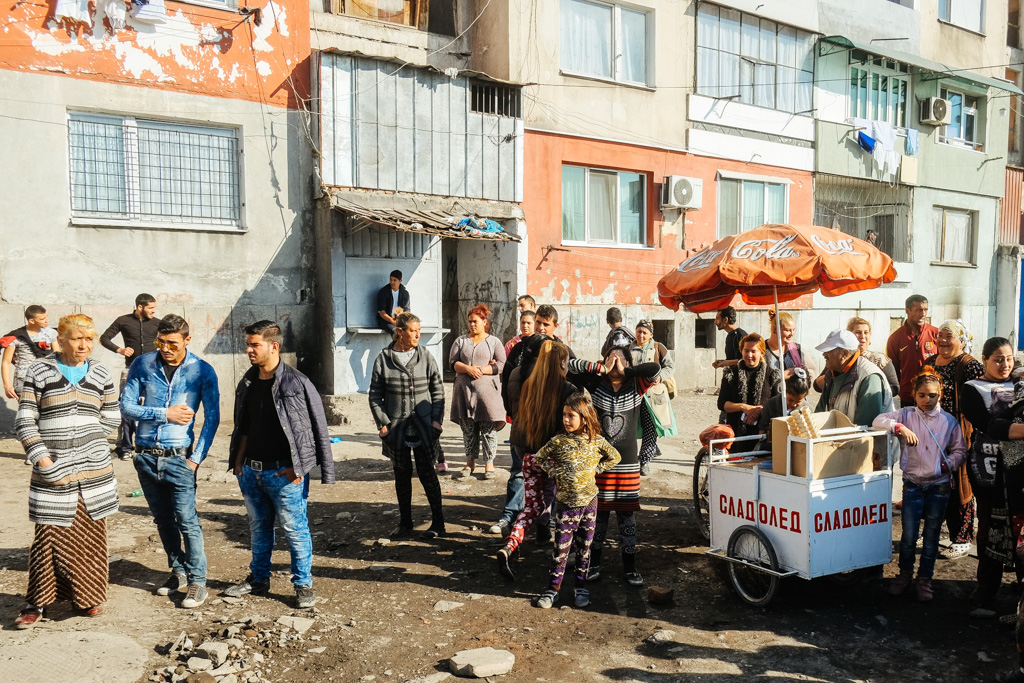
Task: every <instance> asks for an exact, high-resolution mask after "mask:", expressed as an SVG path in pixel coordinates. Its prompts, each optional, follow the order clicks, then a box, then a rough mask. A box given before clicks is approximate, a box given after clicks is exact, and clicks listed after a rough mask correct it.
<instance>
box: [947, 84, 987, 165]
mask: <svg viewBox="0 0 1024 683" xmlns="http://www.w3.org/2000/svg"><path fill="white" fill-rule="evenodd" d="M942 99H944V100H949V125H948V126H946V130H945V132H944V133H943V135H942V136H941V139H942V141H943V142H945V143H947V144H951V145H960V146H962V147H967V148H969V149H976V150H978V151H981V139H980V136H979V135H978V98H977V97H976V96H974V95H965V94H964V93H959V92H956V91H955V90H947V89H946V88H943V89H942Z"/></svg>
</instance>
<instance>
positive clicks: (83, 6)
mask: <svg viewBox="0 0 1024 683" xmlns="http://www.w3.org/2000/svg"><path fill="white" fill-rule="evenodd" d="M53 15H54V16H55V17H56V18H57V21H61V20H63V19H67V20H69V21H71V22H74V23H83V24H85V25H86V26H92V15H91V14H89V0H57V8H56V9H55V10H54V12H53Z"/></svg>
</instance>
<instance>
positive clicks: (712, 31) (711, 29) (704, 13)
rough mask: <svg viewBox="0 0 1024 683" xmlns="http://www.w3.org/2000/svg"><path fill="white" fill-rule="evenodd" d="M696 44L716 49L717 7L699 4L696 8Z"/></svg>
mask: <svg viewBox="0 0 1024 683" xmlns="http://www.w3.org/2000/svg"><path fill="white" fill-rule="evenodd" d="M697 45H698V46H699V47H710V48H713V49H715V50H717V49H718V7H716V6H715V5H707V4H701V5H700V6H699V9H698V10H697Z"/></svg>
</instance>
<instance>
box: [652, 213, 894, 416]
mask: <svg viewBox="0 0 1024 683" xmlns="http://www.w3.org/2000/svg"><path fill="white" fill-rule="evenodd" d="M895 279H896V269H895V268H894V267H893V262H892V258H890V257H889V256H888V255H887V254H885V253H883V252H882V251H880V250H878V249H877V248H876V247H874V246H872V245H871V244H870V243H868V242H865V241H864V240H860V239H857V238H855V237H851V236H850V235H847V234H845V233H842V232H839V231H838V230H831V229H829V228H822V227H818V226H794V225H762V226H761V227H760V228H754V229H753V230H747V231H746V232H742V233H740V234H738V235H730V236H729V237H724V238H722V239H720V240H718V241H717V242H715V243H714V244H712V245H711V246H709V247H707V248H705V249H702V250H701V251H699V252H697V253H696V254H694V255H693V256H691V257H690V258H688V259H686V260H685V261H683V262H682V263H681V264H679V267H678V268H676V269H675V270H673V271H672V272H671V273H669V274H667V275H666V276H665V277H663V278H661V281H660V282H658V298H659V299H660V300H661V303H662V304H664V305H665V306H667V307H669V308H671V309H672V310H674V311H677V310H679V307H680V306H684V307H686V309H687V310H689V311H692V312H694V313H704V312H706V311H715V310H719V309H722V308H725V307H726V306H728V305H729V303H730V302H731V301H732V300H733V298H734V297H735V296H736V295H737V294H739V295H740V297H741V298H742V299H743V301H744V302H746V303H748V304H752V305H760V306H765V305H768V304H771V303H774V304H775V307H776V309H778V306H779V302H780V301H792V300H793V299H796V298H798V297H800V296H803V295H804V294H810V293H811V292H817V291H820V292H821V293H822V294H824V295H825V296H839V295H840V294H846V293H848V292H858V291H861V290H864V289H874V288H875V287H879V286H881V285H882V283H884V282H892V281H893V280H895ZM775 323H776V329H777V333H778V337H779V339H780V340H781V339H782V321H781V319H780V318H779V317H778V316H776V318H775ZM780 351H781V349H780ZM782 391H783V393H785V389H783V390H782ZM782 409H783V412H785V411H786V402H785V401H783V402H782Z"/></svg>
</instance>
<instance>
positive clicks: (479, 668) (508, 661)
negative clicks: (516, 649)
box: [448, 647, 516, 678]
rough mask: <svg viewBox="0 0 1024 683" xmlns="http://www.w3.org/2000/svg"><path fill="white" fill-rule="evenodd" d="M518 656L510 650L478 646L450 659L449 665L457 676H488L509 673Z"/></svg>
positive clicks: (458, 653) (456, 654)
mask: <svg viewBox="0 0 1024 683" xmlns="http://www.w3.org/2000/svg"><path fill="white" fill-rule="evenodd" d="M515 663H516V656H515V655H514V654H512V653H511V652H509V651H508V650H495V649H494V648H493V647H478V648H476V649H475V650H463V651H462V652H457V653H455V656H454V657H452V658H451V659H449V660H448V667H449V668H450V669H451V670H452V673H453V674H455V675H456V676H464V677H474V678H487V677H488V676H501V675H502V674H507V673H508V672H509V671H511V670H512V667H513V666H515Z"/></svg>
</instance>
